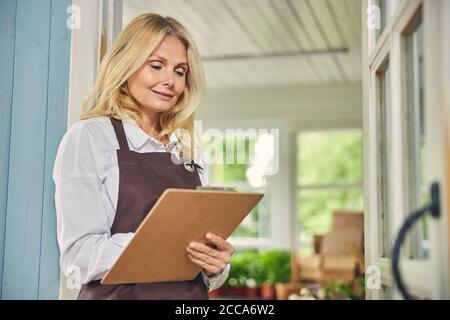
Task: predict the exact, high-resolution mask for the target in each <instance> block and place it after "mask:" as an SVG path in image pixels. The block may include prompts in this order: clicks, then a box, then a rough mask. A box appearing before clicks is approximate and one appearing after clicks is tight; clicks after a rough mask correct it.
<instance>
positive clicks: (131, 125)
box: [122, 118, 179, 149]
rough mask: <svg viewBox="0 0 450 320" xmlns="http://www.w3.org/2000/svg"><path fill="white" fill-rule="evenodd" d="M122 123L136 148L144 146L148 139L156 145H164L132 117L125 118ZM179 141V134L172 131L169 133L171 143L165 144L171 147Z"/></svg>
mask: <svg viewBox="0 0 450 320" xmlns="http://www.w3.org/2000/svg"><path fill="white" fill-rule="evenodd" d="M122 123H123V128H124V130H125V135H126V136H127V138H128V140H130V142H131V144H132V145H133V147H134V148H135V149H140V148H142V146H143V145H144V144H145V143H147V141H150V142H151V143H152V144H154V145H158V146H160V145H163V143H162V142H161V141H159V140H158V139H156V138H154V137H151V136H150V135H148V134H147V133H146V132H145V131H144V130H142V128H141V127H139V125H138V124H137V123H136V122H135V121H134V120H133V119H132V118H127V119H123V120H122ZM178 143H179V141H178V137H177V135H176V134H175V132H172V133H170V134H169V143H168V144H167V145H165V147H166V148H169V147H171V146H175V145H178Z"/></svg>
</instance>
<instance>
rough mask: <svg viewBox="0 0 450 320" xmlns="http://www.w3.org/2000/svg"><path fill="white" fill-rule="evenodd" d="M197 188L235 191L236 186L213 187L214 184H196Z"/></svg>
mask: <svg viewBox="0 0 450 320" xmlns="http://www.w3.org/2000/svg"><path fill="white" fill-rule="evenodd" d="M196 189H197V190H211V191H230V192H237V189H236V188H233V187H215V186H197V188H196Z"/></svg>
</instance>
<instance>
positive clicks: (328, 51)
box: [202, 48, 349, 62]
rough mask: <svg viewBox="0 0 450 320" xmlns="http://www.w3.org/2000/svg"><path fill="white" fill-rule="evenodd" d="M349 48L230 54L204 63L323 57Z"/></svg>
mask: <svg viewBox="0 0 450 320" xmlns="http://www.w3.org/2000/svg"><path fill="white" fill-rule="evenodd" d="M348 51H349V50H348V48H332V49H326V50H301V51H293V52H289V51H285V52H270V53H260V54H230V55H223V56H221V55H219V56H203V57H202V60H203V61H219V62H220V61H227V60H246V59H270V58H287V57H300V56H309V55H321V54H334V53H343V54H345V53H347V52H348Z"/></svg>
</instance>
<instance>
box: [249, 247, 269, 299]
mask: <svg viewBox="0 0 450 320" xmlns="http://www.w3.org/2000/svg"><path fill="white" fill-rule="evenodd" d="M245 260H246V276H247V281H246V296H247V298H249V299H255V298H258V297H259V291H260V288H259V287H260V285H261V284H262V281H263V276H264V274H263V271H264V269H263V267H262V264H261V254H260V253H258V252H256V251H254V252H253V251H250V252H247V254H246V259H245Z"/></svg>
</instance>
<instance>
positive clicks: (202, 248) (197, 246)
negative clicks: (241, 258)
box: [188, 242, 223, 258]
mask: <svg viewBox="0 0 450 320" xmlns="http://www.w3.org/2000/svg"><path fill="white" fill-rule="evenodd" d="M188 248H191V249H192V250H195V251H197V252H201V253H204V254H207V255H210V256H213V257H215V258H219V257H220V256H221V255H223V254H222V252H220V251H219V250H217V249H215V248H212V247H210V246H208V245H206V244H203V243H199V242H191V243H190V244H189V247H188Z"/></svg>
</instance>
